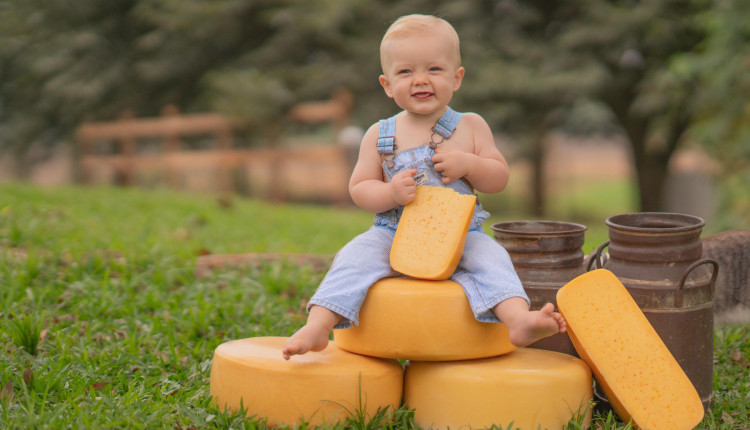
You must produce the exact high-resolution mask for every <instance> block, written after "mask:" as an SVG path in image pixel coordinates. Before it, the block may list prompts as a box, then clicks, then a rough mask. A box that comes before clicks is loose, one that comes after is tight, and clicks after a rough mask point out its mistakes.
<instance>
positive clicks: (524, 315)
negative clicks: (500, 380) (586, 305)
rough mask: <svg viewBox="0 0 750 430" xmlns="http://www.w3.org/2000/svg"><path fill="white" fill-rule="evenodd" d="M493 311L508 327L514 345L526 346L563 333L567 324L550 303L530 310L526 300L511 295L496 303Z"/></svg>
mask: <svg viewBox="0 0 750 430" xmlns="http://www.w3.org/2000/svg"><path fill="white" fill-rule="evenodd" d="M493 312H494V313H495V316H497V318H498V319H499V320H500V321H502V322H503V323H504V324H505V325H506V326H507V327H508V331H509V332H510V341H511V343H512V344H513V345H516V346H526V345H529V344H532V343H534V342H536V341H537V340H540V339H543V338H545V337H548V336H552V335H553V334H556V333H563V332H565V330H566V326H567V324H566V323H565V319H563V317H562V315H560V314H559V313H557V312H555V306H554V305H553V304H552V303H547V304H546V305H544V306H543V307H542V308H541V309H540V310H538V311H530V310H529V306H528V304H527V303H526V300H524V299H522V298H520V297H511V298H509V299H507V300H503V301H502V302H500V303H498V305H497V306H495V308H494V309H493Z"/></svg>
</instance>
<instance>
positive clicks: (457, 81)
mask: <svg viewBox="0 0 750 430" xmlns="http://www.w3.org/2000/svg"><path fill="white" fill-rule="evenodd" d="M465 73H466V69H464V68H463V67H459V68H458V69H456V75H455V76H454V80H453V92H456V91H458V89H459V88H461V82H463V80H464V74H465Z"/></svg>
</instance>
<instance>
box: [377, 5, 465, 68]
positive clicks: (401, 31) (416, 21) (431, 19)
mask: <svg viewBox="0 0 750 430" xmlns="http://www.w3.org/2000/svg"><path fill="white" fill-rule="evenodd" d="M435 30H440V31H445V32H446V33H447V35H448V37H449V38H450V39H451V40H452V42H453V45H454V46H453V48H452V49H454V50H455V55H456V66H460V65H461V48H460V42H459V39H458V33H456V29H455V28H453V26H452V25H450V23H449V22H448V21H446V20H444V19H442V18H438V17H436V16H433V15H420V14H412V15H404V16H402V17H401V18H399V19H397V20H396V21H394V23H393V24H391V26H390V27H388V30H386V32H385V35H383V40H382V41H381V42H380V63H381V65H382V64H384V62H383V45H384V44H385V42H387V41H388V40H392V39H404V38H408V37H412V36H423V35H429V34H430V32H432V31H435Z"/></svg>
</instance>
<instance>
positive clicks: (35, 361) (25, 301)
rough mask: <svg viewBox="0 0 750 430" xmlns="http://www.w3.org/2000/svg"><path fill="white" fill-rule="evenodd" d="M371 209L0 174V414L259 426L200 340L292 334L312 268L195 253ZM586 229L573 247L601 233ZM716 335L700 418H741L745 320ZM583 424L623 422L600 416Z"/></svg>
mask: <svg viewBox="0 0 750 430" xmlns="http://www.w3.org/2000/svg"><path fill="white" fill-rule="evenodd" d="M503 217H505V220H510V219H513V218H510V217H507V216H505V215H503ZM495 219H496V218H493V220H495ZM371 220H372V216H371V215H370V214H367V213H364V212H362V211H359V210H355V209H334V208H330V207H317V206H311V205H273V204H268V203H263V202H259V201H255V200H248V199H241V198H233V199H230V200H222V199H217V198H215V197H211V196H206V195H189V194H180V193H174V192H169V191H138V190H131V189H111V188H76V187H61V188H38V187H33V186H29V185H21V184H9V183H0V348H1V349H2V351H3V353H2V354H0V423H3V424H4V425H5V426H7V427H10V428H52V429H57V428H176V429H189V428H207V427H208V428H263V427H264V426H263V424H262V421H261V420H257V419H255V420H252V419H244V418H243V417H242V416H240V415H238V414H234V415H232V414H227V413H224V412H222V411H220V410H219V409H217V408H216V407H214V406H213V405H212V404H211V399H210V396H209V391H208V390H209V371H210V368H211V357H212V354H213V350H214V349H215V348H216V347H217V346H218V345H219V344H221V343H223V342H226V341H229V340H233V339H239V338H246V337H253V336H286V335H289V334H291V333H292V332H293V331H294V330H295V329H297V328H298V327H300V326H301V325H302V324H303V323H304V320H305V317H306V315H305V312H304V308H303V303H304V301H305V300H306V299H307V298H308V297H309V296H310V295H311V294H312V292H313V291H314V289H315V288H316V286H317V284H318V282H319V281H320V279H321V278H322V274H321V273H318V272H315V271H312V270H310V269H307V268H304V267H293V266H290V265H286V264H283V263H279V264H269V265H266V266H263V267H260V268H254V269H246V270H224V271H221V272H216V273H215V274H214V275H213V276H211V277H209V278H197V277H196V276H195V275H194V273H193V269H194V263H195V258H196V256H197V255H200V254H205V253H207V252H211V253H216V254H220V253H245V252H293V253H297V252H299V253H316V254H333V253H335V252H336V251H337V250H338V249H339V248H340V247H341V246H343V245H344V244H345V243H346V242H347V241H349V240H350V239H351V238H352V237H354V236H355V235H356V234H358V233H359V232H361V231H363V230H365V229H366V228H367V227H368V226H369V225H370V223H371ZM496 220H497V221H500V220H502V219H500V218H497V219H496ZM489 224H490V223H488V224H487V225H489ZM601 224H603V220H602V222H601ZM598 229H599V227H597V233H595V235H593V238H592V239H590V240H591V245H589V244H588V243H587V247H588V249H587V251H588V250H590V249H592V248H595V247H596V245H598V243H601V241H603V240H605V238H606V233H604V238H602V233H600V232H599V230H598ZM587 237H589V236H587ZM715 338H716V344H715V351H714V354H715V375H714V390H715V396H716V399H715V404H714V409H713V410H712V412H711V413H710V414H708V415H707V416H706V418H705V420H704V424H703V427H704V428H722V429H742V428H746V429H747V428H750V418H749V417H750V413H749V412H748V409H747V406H746V405H748V404H750V378H748V369H749V368H750V326H735V327H724V328H719V329H717V331H716V336H715ZM381 418H382V417H381ZM498 424H503V423H498ZM505 425H506V426H507V423H505ZM595 426H597V427H596V428H606V429H620V428H627V426H624V425H623V424H622V423H619V422H617V420H616V419H615V418H614V417H612V416H609V417H602V416H598V417H596V418H595ZM338 428H415V426H414V424H413V422H412V421H411V414H410V413H409V411H408V410H399V411H396V413H395V414H394V418H393V421H391V422H390V423H388V422H386V421H384V420H381V419H379V418H376V419H373V420H371V421H369V422H366V421H365V422H363V421H360V420H356V419H353V420H352V422H350V423H348V424H345V425H341V426H339V427H338ZM571 428H576V424H575V423H572V424H571Z"/></svg>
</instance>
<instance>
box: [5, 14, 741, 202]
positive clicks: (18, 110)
mask: <svg viewBox="0 0 750 430" xmlns="http://www.w3.org/2000/svg"><path fill="white" fill-rule="evenodd" d="M727 5H729V6H727ZM738 5H742V2H739V1H736V0H735V1H732V0H713V2H712V0H641V1H638V0H568V1H560V2H550V1H546V0H525V1H521V0H467V1H462V2H450V1H445V0H442V1H438V0H403V1H395V0H388V1H380V2H373V1H371V0H346V1H337V0H317V1H313V2H310V1H306V0H212V1H206V0H111V1H108V2H100V1H94V0H77V1H73V0H58V1H54V2H44V1H40V0H6V1H5V2H3V3H2V4H0V28H2V29H3V31H2V32H0V150H12V151H14V152H15V153H17V154H22V153H23V152H24V151H25V150H26V149H27V148H28V147H29V146H30V145H31V144H33V143H41V144H44V145H52V144H55V143H57V142H60V141H64V140H65V139H69V137H70V135H71V133H72V131H73V130H74V128H75V127H76V126H77V125H78V124H79V123H80V122H81V121H83V120H96V119H113V118H116V117H117V116H118V115H119V114H120V113H121V112H122V111H124V110H126V109H129V110H132V111H134V112H135V113H136V115H138V116H143V115H154V114H157V113H158V112H159V110H160V109H161V107H162V106H164V105H165V104H168V103H172V104H176V105H178V106H179V107H180V108H181V109H182V110H183V111H187V112H190V111H205V110H217V111H220V112H223V113H226V114H229V115H232V116H235V117H239V118H241V119H243V120H245V121H246V124H247V127H248V129H249V130H254V131H259V130H271V131H273V130H274V129H276V130H278V129H279V127H281V126H282V124H283V121H284V118H285V115H286V113H287V112H288V110H289V109H290V107H291V106H292V105H294V104H295V103H297V102H299V101H306V100H314V99H322V98H326V97H328V96H329V95H330V94H331V92H332V91H333V90H334V89H336V88H338V87H342V86H343V87H347V88H349V89H350V90H352V91H353V92H354V93H355V95H356V97H357V98H358V99H359V100H366V102H359V103H357V104H356V107H357V110H356V112H355V115H356V117H357V118H359V122H360V124H361V125H363V126H367V125H369V124H370V123H372V122H373V121H374V120H375V119H377V118H381V117H385V116H388V115H389V114H391V113H393V112H395V111H396V109H397V108H396V107H395V106H394V105H393V103H392V102H391V101H390V100H388V99H387V98H386V97H384V96H383V94H382V90H381V88H380V86H379V85H378V82H377V76H378V74H379V73H380V67H379V58H378V54H377V46H378V44H379V40H380V37H381V35H382V33H383V31H384V30H385V28H386V27H387V25H388V24H389V23H390V22H391V21H392V20H393V19H395V18H396V17H398V16H400V15H403V14H406V13H412V12H420V13H433V14H437V15H441V16H444V17H446V18H447V19H448V20H449V21H451V22H452V23H454V25H455V26H456V28H457V30H458V32H459V34H460V36H461V38H462V44H463V49H464V63H465V65H466V67H467V70H468V73H467V77H466V80H465V83H464V85H465V86H464V88H463V89H462V91H460V92H459V93H458V95H457V96H456V99H455V107H456V108H458V109H461V110H473V111H477V112H480V113H481V114H482V115H483V116H485V117H486V118H487V120H488V122H490V125H491V126H492V127H493V129H495V131H498V132H499V131H504V132H509V133H512V134H513V135H514V136H516V137H517V138H518V139H523V140H524V141H525V142H528V144H527V145H525V146H526V148H527V151H528V155H529V156H530V158H531V159H533V160H535V164H536V165H537V166H541V164H542V162H543V155H544V151H543V149H544V148H543V144H542V142H543V141H544V139H543V136H544V135H545V134H546V133H547V132H548V131H549V130H551V129H553V128H557V127H561V126H562V125H563V124H566V123H570V121H568V117H569V116H570V114H571V112H577V111H579V110H576V109H573V107H574V106H576V105H577V104H580V103H581V101H582V100H587V99H588V100H590V101H591V102H592V104H589V106H590V105H597V106H605V107H606V108H607V109H608V110H609V112H611V118H612V119H613V120H614V121H615V122H616V123H617V124H619V126H620V128H621V130H622V132H623V133H624V134H625V135H626V136H627V137H628V138H629V140H630V142H631V144H632V148H633V159H634V160H635V164H636V169H637V175H638V185H639V190H640V198H641V209H643V210H659V208H660V205H661V193H662V185H663V182H664V178H665V175H666V171H667V163H668V161H669V157H670V156H671V154H672V153H673V151H674V150H675V148H676V147H677V146H678V145H679V144H680V143H681V142H682V140H683V139H684V136H685V132H686V130H687V129H688V128H689V126H690V125H691V124H694V123H695V122H696V120H698V119H700V120H702V121H703V120H705V121H704V122H703V124H704V125H705V126H706V128H703V130H708V129H709V127H719V125H720V124H722V123H721V121H722V119H721V118H720V117H718V116H714V117H713V118H714V120H712V122H706V121H708V120H707V119H706V118H709V117H710V116H708V115H707V110H706V109H700V108H701V107H702V106H709V105H710V103H707V102H706V101H701V100H706V97H709V95H710V94H711V91H707V92H704V91H702V88H704V87H707V86H708V85H711V84H716V85H718V84H717V82H719V81H722V82H725V84H724V87H723V88H724V91H725V93H726V94H729V92H728V91H731V90H730V89H729V88H730V87H729V86H728V82H730V80H733V79H737V78H743V77H745V76H744V75H743V76H739V75H736V74H737V73H741V71H742V70H743V69H742V68H737V67H740V66H736V67H733V68H732V70H734V72H732V73H735V75H730V74H729V72H728V71H724V70H723V69H718V70H717V69H715V68H714V69H712V68H711V67H708V65H709V64H710V62H711V61H720V60H721V59H728V58H730V57H731V55H732V53H733V50H734V51H736V49H734V48H726V47H722V46H721V44H722V43H723V42H722V41H723V40H724V39H726V38H728V37H731V35H730V32H729V31H728V30H727V29H726V27H722V25H718V24H713V25H705V24H706V23H709V24H710V23H711V22H715V21H716V20H717V19H719V18H717V17H718V16H719V15H700V14H702V13H704V12H710V11H711V9H712V8H721V7H723V8H724V9H723V10H724V15H723V16H724V18H723V19H724V20H728V21H727V22H728V23H730V24H731V23H732V22H733V23H734V24H733V25H734V26H735V27H741V26H742V25H743V24H742V23H743V21H741V18H740V17H739V16H732V13H733V12H732V10H733V9H734V8H735V7H738ZM743 7H744V9H742V10H745V9H746V8H747V6H746V5H744V6H743ZM743 16H746V15H743ZM701 17H703V18H701ZM731 20H734V21H731ZM743 28H744V27H743ZM707 34H708V35H709V36H710V35H712V34H713V36H712V37H713V39H712V38H710V37H709V38H708V39H705V38H706V35H707ZM704 39H705V40H706V41H705V42H704ZM745 40H746V39H743V40H742V41H740V42H741V43H745ZM740 42H737V43H740ZM702 46H704V47H706V48H705V49H708V48H709V47H710V50H717V52H723V54H716V55H714V54H710V55H709V54H707V53H704V55H702V56H700V57H691V60H690V61H689V62H688V61H683V63H679V62H676V58H678V54H684V53H688V52H692V51H693V50H694V49H696V48H698V53H699V54H700V53H701V52H700V47H702ZM741 46H742V47H744V49H745V51H743V52H746V49H747V45H746V44H744V45H741ZM722 56H723V57H722ZM721 61H723V60H721ZM733 61H735V63H733V64H737V63H736V61H737V60H736V59H734V60H733ZM699 63H700V64H703V66H700V64H699ZM680 64H690V67H682V66H680ZM699 66H700V67H702V69H701V70H700V71H699V72H698V71H696V70H697V69H696V67H699ZM700 67H699V68H700ZM686 70H688V71H687V72H686ZM716 94H718V93H716ZM713 100H714V101H715V103H719V102H720V101H721V98H720V97H715V98H714V99H713ZM737 103H739V102H737ZM727 109H728V108H726V109H724V110H721V111H720V112H726V113H727V115H729V114H731V112H729V111H728V110H727ZM734 109H735V111H734V112H735V113H736V112H739V111H741V109H740V107H739V105H737V106H735V108H734ZM738 109H739V110H738ZM742 109H745V110H744V111H743V112H745V114H744V115H746V111H747V109H746V107H743V108H742ZM710 112H715V113H716V112H719V110H717V109H713V110H708V113H710ZM722 116H723V115H722ZM723 117H724V118H727V117H726V116H723ZM744 118H746V116H745V117H744ZM605 119H606V117H605ZM709 124H713V125H709ZM592 128H594V129H595V128H596V127H592ZM725 128H726V130H734V129H732V128H731V127H728V126H727V127H725ZM733 141H734V142H739V143H742V142H746V140H742V139H741V138H737V139H736V140H733ZM739 143H738V145H735V147H736V148H740V149H737V150H740V151H741V150H742V149H741V148H742V145H740V144H739ZM718 144H721V145H724V142H717V145H718ZM21 170H22V171H23V170H24V169H21ZM537 172H538V174H537V176H536V184H537V186H536V187H535V189H536V191H535V197H534V202H533V208H534V209H535V211H536V212H537V213H538V214H542V213H543V212H544V206H543V203H544V190H543V188H542V185H543V184H544V178H543V177H542V176H541V174H542V169H541V168H539V169H537Z"/></svg>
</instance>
